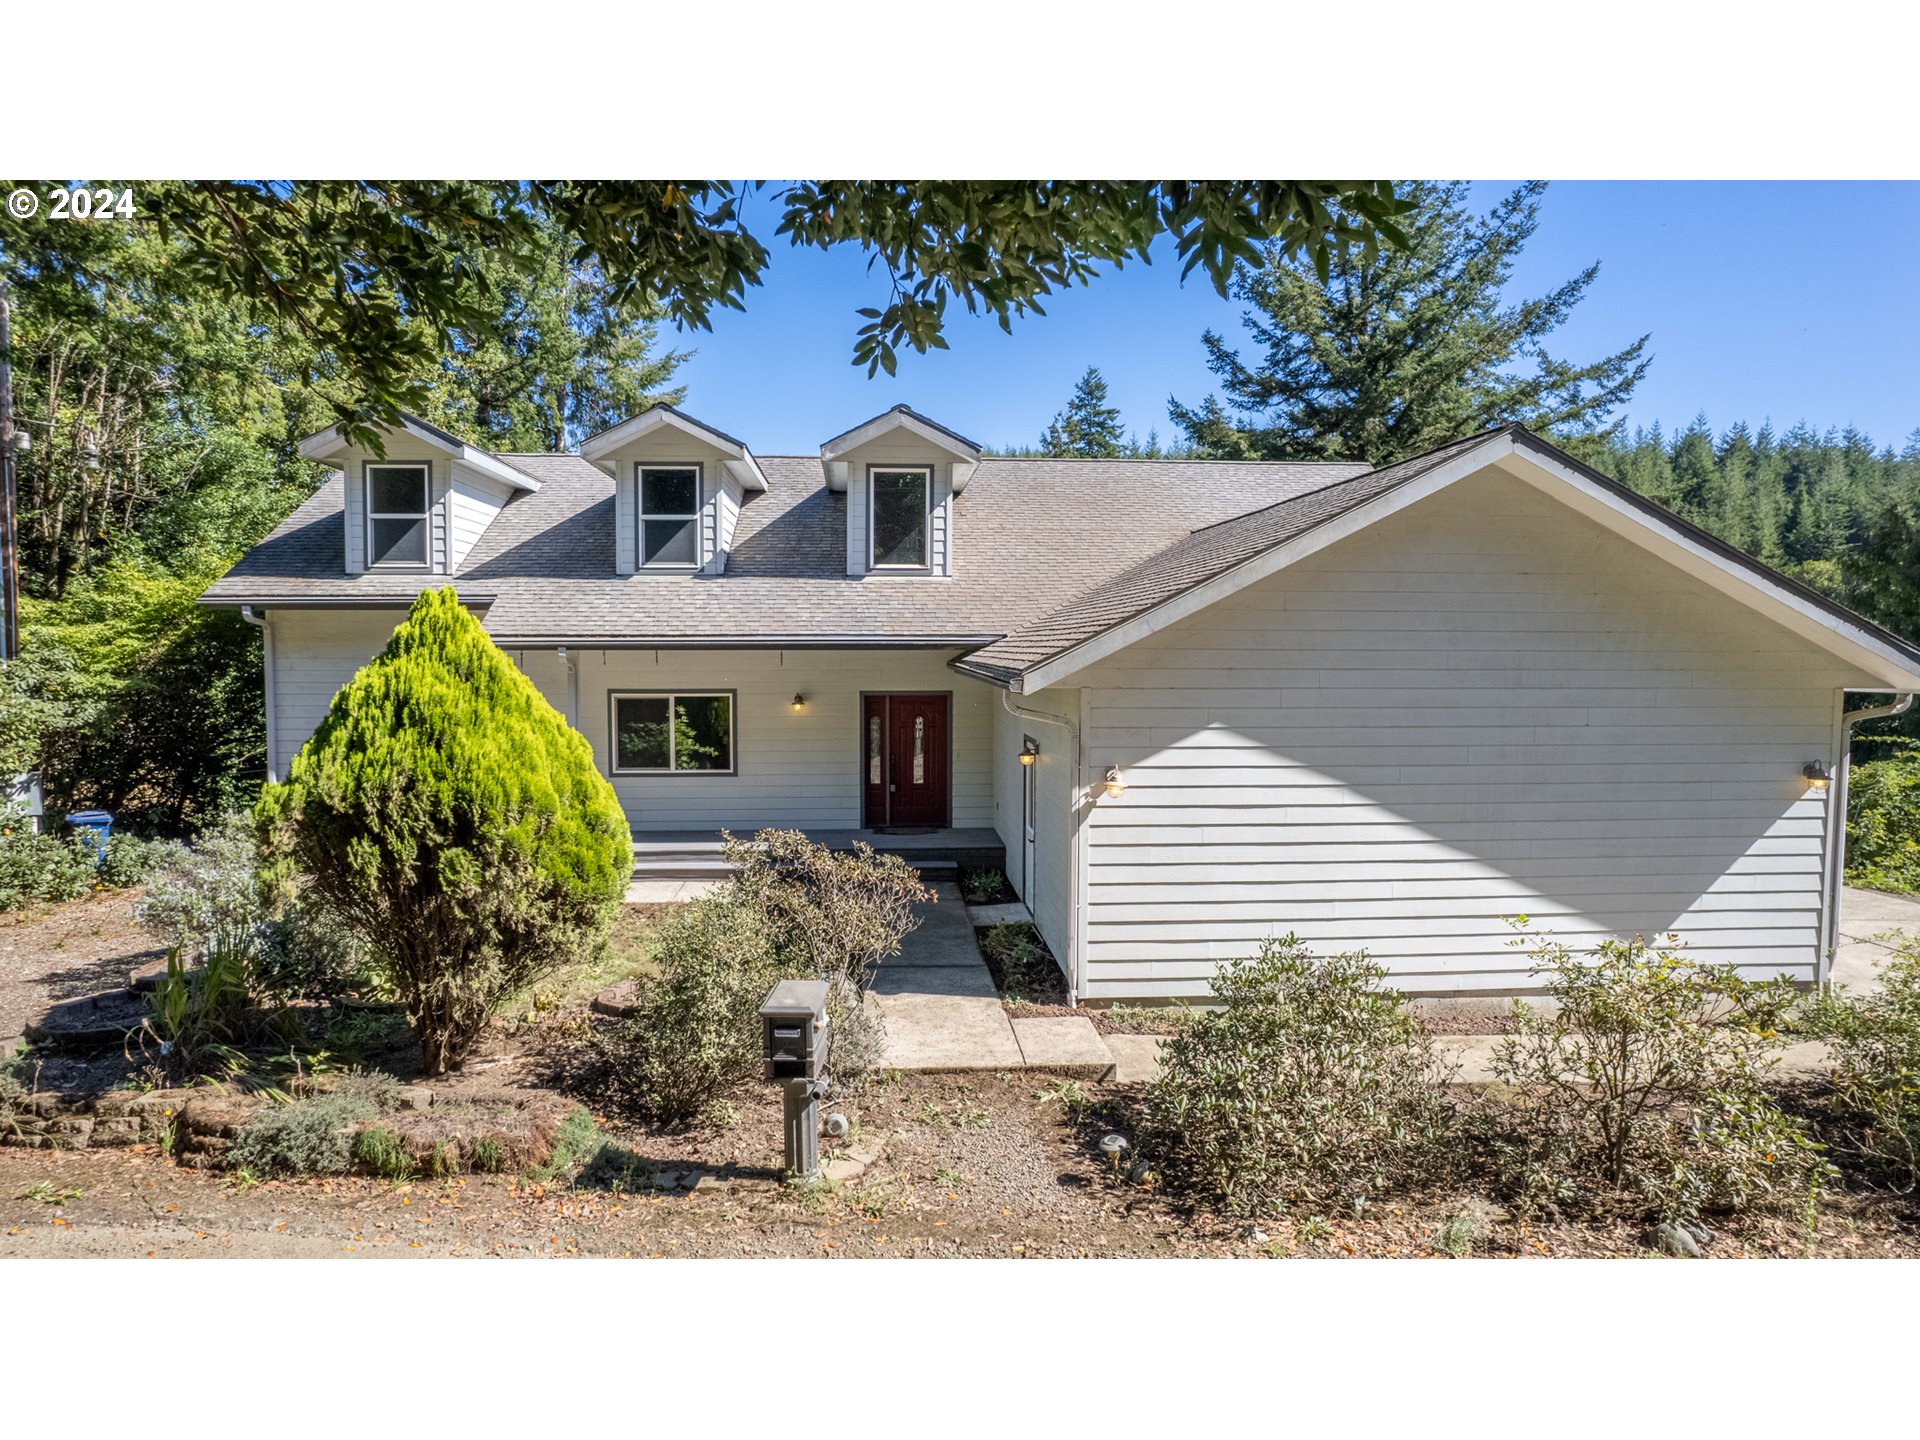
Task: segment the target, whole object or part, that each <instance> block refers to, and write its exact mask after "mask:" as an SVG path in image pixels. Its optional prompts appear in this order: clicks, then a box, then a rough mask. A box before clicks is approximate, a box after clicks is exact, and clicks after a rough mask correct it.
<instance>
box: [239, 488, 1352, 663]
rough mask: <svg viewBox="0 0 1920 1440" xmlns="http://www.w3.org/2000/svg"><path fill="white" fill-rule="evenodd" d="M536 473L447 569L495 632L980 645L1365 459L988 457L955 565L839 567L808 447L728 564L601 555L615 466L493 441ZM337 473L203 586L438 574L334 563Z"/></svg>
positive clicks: (328, 600)
mask: <svg viewBox="0 0 1920 1440" xmlns="http://www.w3.org/2000/svg"><path fill="white" fill-rule="evenodd" d="M500 458H501V459H502V460H503V461H505V462H506V463H508V464H510V465H512V466H514V467H515V468H516V469H518V470H520V471H522V472H524V473H525V474H527V475H530V476H532V477H533V478H534V479H536V480H538V481H539V482H540V487H541V488H540V489H539V491H538V492H537V493H532V494H519V495H516V496H515V497H514V498H513V499H511V500H509V501H508V502H507V505H506V508H505V509H503V510H502V511H501V512H500V514H499V516H498V517H497V518H496V519H495V520H494V522H493V523H492V524H491V525H490V526H489V527H488V528H487V531H486V533H485V534H484V535H482V536H481V537H480V540H479V542H478V543H477V544H476V545H475V547H474V549H473V552H472V553H471V554H470V555H469V556H468V557H467V560H466V563H465V564H463V565H462V566H461V567H460V571H459V573H458V574H456V575H455V576H453V577H452V584H453V585H454V586H455V587H456V588H457V589H458V590H459V591H460V592H461V594H463V595H465V596H468V597H472V598H485V599H488V600H490V601H491V604H490V608H489V609H488V612H487V617H486V624H487V628H488V630H489V631H490V632H492V634H493V635H494V637H495V638H496V639H497V640H499V641H500V642H501V643H502V644H513V643H516V642H517V643H531V642H534V641H556V642H557V641H569V642H577V643H585V642H588V641H592V640H604V641H616V642H617V641H626V642H629V643H637V642H645V641H661V642H671V641H683V642H684V641H703V640H704V641H713V642H719V643H735V644H739V643H746V642H753V641H761V642H767V641H773V640H792V641H796V642H797V641H806V640H815V641H826V640H841V639H846V640H871V641H889V640H891V641H900V642H906V643H912V642H920V643H931V642H939V641H946V642H959V641H971V642H973V643H978V642H979V641H981V640H983V639H988V638H992V637H997V636H1001V635H1006V634H1008V633H1009V632H1012V631H1016V630H1018V629H1020V628H1021V627H1023V626H1026V625H1028V624H1030V623H1031V622H1033V621H1035V620H1037V619H1039V618H1040V617H1042V616H1045V615H1049V614H1051V613H1052V612H1054V611H1056V610H1058V609H1059V608H1060V607H1062V606H1064V605H1065V604H1066V603H1067V602H1068V601H1069V600H1071V599H1072V598H1073V597H1074V596H1076V595H1080V594H1082V593H1084V592H1086V591H1088V590H1089V589H1090V588H1092V587H1094V586H1096V585H1098V584H1099V583H1100V582H1102V581H1104V580H1106V579H1107V578H1108V577H1110V576H1113V575H1115V574H1117V573H1120V572H1125V571H1127V570H1129V569H1130V568H1132V567H1135V566H1138V565H1139V564H1140V563H1141V562H1142V561H1145V560H1146V559H1147V558H1148V557H1149V556H1152V555H1154V554H1156V553H1157V552H1160V551H1163V550H1165V549H1166V548H1167V547H1168V546H1170V545H1172V544H1174V543H1175V542H1176V541H1179V540H1180V539H1181V538H1182V537H1184V536H1186V535H1188V534H1189V532H1192V531H1194V530H1196V529H1199V528H1201V527H1204V526H1211V525H1216V524H1218V523H1219V522H1220V521H1223V520H1226V519H1229V518H1231V517H1233V516H1236V515H1243V514H1245V513H1246V512H1247V511H1250V510H1258V509H1261V508H1262V507H1267V506H1271V505H1273V504H1274V503H1275V502H1277V501H1284V500H1288V499H1290V498H1294V497H1298V496H1304V495H1309V494H1311V493H1313V492H1315V491H1317V490H1321V489H1324V488H1325V487H1327V486H1329V485H1333V484H1337V483H1339V482H1341V481H1345V480H1347V479H1349V478H1350V477H1353V476H1355V475H1361V474H1365V473H1366V471H1367V467H1366V466H1365V465H1338V464H1285V463H1272V464H1269V463H1265V462H1232V461H1204V460H1191V461H1139V460H1132V461H1128V460H1116V461H1106V460H1042V459H1031V460H1030V459H994V458H987V459H983V460H981V461H980V463H979V467H978V468H977V469H976V470H975V471H974V474H973V478H972V480H971V482H970V483H969V484H968V486H967V488H966V491H965V493H963V494H961V495H959V496H957V497H955V499H954V502H953V505H954V524H953V544H954V554H953V574H952V576H951V577H948V578H933V577H927V576H901V575H870V576H866V577H863V578H849V577H848V576H847V575H846V573H845V571H846V553H847V546H846V506H847V498H846V496H845V495H844V494H835V493H832V492H830V491H828V490H827V488H826V485H825V481H824V477H823V475H822V474H821V469H820V460H819V457H818V456H811V455H810V456H771V457H762V458H761V460H760V466H761V469H762V470H763V471H764V472H765V474H766V477H767V484H768V489H767V492H766V493H765V494H762V495H753V496H750V497H749V498H748V500H747V503H746V505H745V506H744V507H743V508H742V509H741V512H740V519H739V523H738V526H737V528H736V531H735V534H734V542H733V548H732V551H731V552H730V554H729V557H728V561H727V573H726V574H725V575H724V576H718V577H709V576H693V575H684V574H681V575H645V574H643V575H634V576H621V575H616V574H615V573H614V568H613V566H614V543H613V541H614V535H613V530H614V520H613V481H612V479H611V478H610V477H609V476H608V475H607V474H606V473H605V472H604V471H602V470H600V469H598V468H596V467H595V466H593V465H591V464H589V463H587V462H586V461H584V460H582V459H580V458H579V457H578V456H574V455H522V454H507V455H502V456H501V457H500ZM341 503H342V488H341V482H340V481H339V480H338V479H337V478H336V479H334V480H332V481H330V482H328V483H327V484H325V485H323V486H322V487H321V488H320V489H319V490H318V491H317V492H316V493H315V494H314V495H313V496H312V498H311V499H309V500H308V501H307V502H306V503H305V504H303V505H301V506H300V508H299V509H298V510H296V511H294V513H293V514H292V515H290V516H289V517H288V518H287V519H286V520H285V521H284V522H283V523H282V524H281V525H280V527H279V528H278V529H276V530H275V531H274V532H273V533H272V534H271V535H269V536H268V537H267V538H266V539H265V540H263V541H262V542H261V543H260V544H259V545H256V546H255V547H254V548H253V549H252V550H250V551H248V552H247V554H246V555H245V556H244V557H242V558H241V560H240V562H239V563H238V564H237V565H235V566H234V568H233V569H232V570H231V571H229V572H228V573H227V574H226V575H225V576H223V577H222V578H221V579H220V580H218V581H216V582H214V584H213V585H212V586H211V587H209V589H208V590H207V592H206V594H205V595H204V596H203V597H202V601H203V603H206V604H215V605H237V604H240V603H243V602H253V603H258V604H263V605H267V606H272V605H276V604H277V605H289V604H293V605H354V604H368V603H381V602H388V603H393V604H405V603H407V602H409V601H411V600H412V598H413V597H414V596H415V595H416V594H418V593H419V592H420V591H421V590H422V589H424V588H428V587H431V586H434V585H444V584H447V583H448V579H447V577H445V576H428V575H418V574H415V575H402V574H390V573H389V574H383V573H368V574H365V575H356V576H349V575H347V574H346V573H345V568H346V555H345V524H344V521H343V519H342V515H341Z"/></svg>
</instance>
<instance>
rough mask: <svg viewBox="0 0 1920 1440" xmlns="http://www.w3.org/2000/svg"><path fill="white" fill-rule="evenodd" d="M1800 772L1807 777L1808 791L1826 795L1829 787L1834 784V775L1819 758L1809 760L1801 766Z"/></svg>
mask: <svg viewBox="0 0 1920 1440" xmlns="http://www.w3.org/2000/svg"><path fill="white" fill-rule="evenodd" d="M1800 773H1801V774H1802V775H1804V776H1806V777H1807V793H1808V794H1811V795H1824V794H1826V793H1827V787H1828V786H1829V785H1831V784H1833V777H1832V776H1831V775H1829V774H1828V773H1827V767H1826V766H1825V765H1823V764H1822V763H1821V762H1820V761H1818V760H1809V761H1808V762H1807V763H1806V764H1805V765H1803V766H1801V767H1800Z"/></svg>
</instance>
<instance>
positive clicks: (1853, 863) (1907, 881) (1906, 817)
mask: <svg viewBox="0 0 1920 1440" xmlns="http://www.w3.org/2000/svg"><path fill="white" fill-rule="evenodd" d="M1876 738H1880V737H1876ZM1882 743H1885V744H1888V745H1893V746H1896V747H1898V748H1897V749H1895V751H1894V753H1893V754H1892V755H1890V756H1888V757H1887V758H1886V759H1884V760H1871V761H1868V762H1867V763H1866V764H1864V765H1855V766H1853V767H1852V769H1851V771H1850V772H1849V774H1848V776H1847V882H1848V883H1849V884H1851V885H1864V886H1866V887H1867V888H1869V889H1872V890H1897V891H1903V892H1907V893H1912V892H1915V891H1920V746H1916V745H1915V743H1914V742H1913V741H1911V740H1903V739H1899V738H1897V737H1895V738H1890V739H1884V740H1883V741H1882Z"/></svg>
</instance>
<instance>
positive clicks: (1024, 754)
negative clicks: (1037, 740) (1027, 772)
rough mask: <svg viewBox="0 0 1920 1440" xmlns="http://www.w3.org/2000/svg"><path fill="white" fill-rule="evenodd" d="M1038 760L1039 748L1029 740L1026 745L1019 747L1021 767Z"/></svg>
mask: <svg viewBox="0 0 1920 1440" xmlns="http://www.w3.org/2000/svg"><path fill="white" fill-rule="evenodd" d="M1039 758H1040V747H1039V746H1038V745H1036V744H1034V743H1033V741H1031V740H1029V741H1027V743H1026V744H1024V745H1022V746H1021V747H1020V763H1021V764H1022V765H1031V764H1033V762H1034V761H1036V760H1038V759H1039Z"/></svg>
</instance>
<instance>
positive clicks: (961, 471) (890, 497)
mask: <svg viewBox="0 0 1920 1440" xmlns="http://www.w3.org/2000/svg"><path fill="white" fill-rule="evenodd" d="M979 463H980V447H979V446H978V445H976V444H975V443H974V442H973V441H971V440H969V439H967V437H966V436H964V435H962V434H959V433H958V432H957V431H953V430H949V429H947V427H946V426H944V425H941V424H939V423H938V422H937V421H934V420H929V419H928V418H927V417H926V416H925V415H922V414H919V413H918V412H917V411H914V410H911V409H909V408H908V407H907V406H905V405H896V406H894V407H893V409H891V410H889V411H887V412H886V413H885V414H884V415H876V416H874V417H873V419H871V420H868V421H867V422H865V423H864V424H861V425H856V426H854V428H853V429H851V430H849V431H847V432H846V433H845V434H844V435H836V436H835V437H834V438H833V439H831V440H829V441H827V443H826V444H824V445H822V446H821V447H820V464H821V466H822V468H823V469H825V471H826V474H827V488H828V489H829V490H834V491H839V492H841V493H844V494H845V495H846V497H847V574H849V575H856V576H862V575H928V576H946V575H951V574H953V497H954V496H956V495H958V494H960V492H961V491H963V490H965V489H966V488H967V481H968V480H969V479H971V478H972V476H973V472H974V468H975V467H976V466H977V465H978V464H979Z"/></svg>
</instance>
